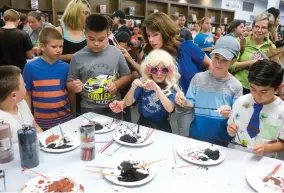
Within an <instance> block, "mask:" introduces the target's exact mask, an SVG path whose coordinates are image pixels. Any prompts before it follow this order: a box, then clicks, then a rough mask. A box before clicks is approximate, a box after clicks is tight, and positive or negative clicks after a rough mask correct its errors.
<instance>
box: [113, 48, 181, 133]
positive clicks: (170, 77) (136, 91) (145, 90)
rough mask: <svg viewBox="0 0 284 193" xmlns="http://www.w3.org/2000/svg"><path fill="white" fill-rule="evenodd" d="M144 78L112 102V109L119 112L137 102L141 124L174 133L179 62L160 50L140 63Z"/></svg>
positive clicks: (178, 90)
mask: <svg viewBox="0 0 284 193" xmlns="http://www.w3.org/2000/svg"><path fill="white" fill-rule="evenodd" d="M141 75H142V77H141V79H136V80H135V81H134V82H133V83H132V86H131V88H130V90H129V91H128V93H127V94H126V96H125V98H124V99H123V100H122V101H114V102H112V103H110V105H109V107H110V109H111V110H112V111H113V112H115V113H119V112H122V111H123V109H124V108H125V107H127V106H131V105H132V104H133V103H134V102H137V103H138V104H139V107H138V109H139V113H140V118H139V121H138V124H140V125H143V126H146V127H150V128H154V129H159V130H162V131H166V132H169V133H171V132H172V129H171V126H170V123H169V120H168V117H169V114H170V113H172V112H173V111H174V108H175V106H174V105H175V104H174V103H175V95H176V93H177V92H180V89H179V86H178V81H179V78H180V74H179V73H178V70H177V66H176V62H175V60H174V59H173V57H172V56H171V55H170V54H169V53H168V52H166V51H163V50H160V49H157V50H154V51H152V52H150V54H149V55H148V56H147V58H146V59H145V60H144V61H143V62H142V64H141Z"/></svg>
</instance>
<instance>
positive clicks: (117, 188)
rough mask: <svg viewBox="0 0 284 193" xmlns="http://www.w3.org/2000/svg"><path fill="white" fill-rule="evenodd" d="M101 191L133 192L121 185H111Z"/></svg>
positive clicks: (107, 192) (112, 192)
mask: <svg viewBox="0 0 284 193" xmlns="http://www.w3.org/2000/svg"><path fill="white" fill-rule="evenodd" d="M102 193H133V191H132V190H130V189H128V188H125V187H121V186H112V187H108V188H107V189H105V190H104V191H103V192H102Z"/></svg>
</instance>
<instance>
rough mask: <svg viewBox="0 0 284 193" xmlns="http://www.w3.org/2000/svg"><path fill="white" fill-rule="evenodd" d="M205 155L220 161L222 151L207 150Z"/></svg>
mask: <svg viewBox="0 0 284 193" xmlns="http://www.w3.org/2000/svg"><path fill="white" fill-rule="evenodd" d="M204 154H205V155H207V156H208V157H209V158H210V159H212V160H218V159H219V157H220V151H219V150H218V149H216V150H215V151H213V150H211V149H209V148H207V149H205V151H204Z"/></svg>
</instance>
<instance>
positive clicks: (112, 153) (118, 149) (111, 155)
mask: <svg viewBox="0 0 284 193" xmlns="http://www.w3.org/2000/svg"><path fill="white" fill-rule="evenodd" d="M122 146H123V145H121V146H120V147H118V148H117V149H116V150H114V151H113V152H112V153H111V154H109V156H112V155H113V154H114V153H115V152H117V151H118V150H119V149H120V148H122Z"/></svg>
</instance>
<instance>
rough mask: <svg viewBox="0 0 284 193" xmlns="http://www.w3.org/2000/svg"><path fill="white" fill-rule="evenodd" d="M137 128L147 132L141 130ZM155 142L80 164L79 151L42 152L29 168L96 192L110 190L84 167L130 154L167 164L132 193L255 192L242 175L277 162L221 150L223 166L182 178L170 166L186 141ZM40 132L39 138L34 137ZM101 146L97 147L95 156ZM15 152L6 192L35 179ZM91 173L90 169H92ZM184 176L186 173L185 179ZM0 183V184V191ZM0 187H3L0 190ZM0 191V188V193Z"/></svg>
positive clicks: (164, 138) (68, 126) (168, 137)
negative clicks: (71, 180)
mask: <svg viewBox="0 0 284 193" xmlns="http://www.w3.org/2000/svg"><path fill="white" fill-rule="evenodd" d="M84 116H86V117H94V116H96V115H95V114H93V113H87V114H85V115H84ZM83 119H84V118H83V117H78V118H76V119H73V120H71V121H69V122H66V123H64V124H62V127H63V129H64V130H65V131H67V130H77V129H78V127H79V123H80V122H81V121H82V120H83ZM142 129H148V128H145V127H142V126H141V130H142ZM54 131H59V128H58V127H55V128H52V129H50V130H48V131H46V132H54ZM154 134H155V141H154V143H153V144H151V145H149V146H146V147H142V148H131V147H126V146H124V147H122V148H121V149H119V150H118V151H117V152H116V153H114V154H113V155H112V156H111V157H110V156H108V155H107V154H108V153H111V152H113V151H114V150H115V149H116V148H117V147H119V146H120V145H119V144H117V143H114V144H113V145H112V146H110V147H109V148H108V149H107V150H106V151H105V152H104V153H102V154H99V153H96V158H95V160H93V161H91V162H84V161H81V160H80V148H77V149H76V150H74V151H71V152H67V153H63V154H50V153H45V152H42V151H41V152H40V153H41V158H42V159H41V163H40V165H39V166H38V167H36V168H34V170H36V171H38V172H41V173H46V172H67V173H69V174H72V175H74V176H76V178H78V179H79V180H80V182H81V183H82V184H83V185H84V187H85V192H86V193H101V192H103V190H105V189H106V188H107V187H109V186H112V185H113V184H111V183H110V182H108V181H107V180H105V179H103V177H102V176H100V175H97V174H91V173H88V172H86V171H84V169H90V168H86V166H90V165H101V166H102V165H104V164H105V163H107V162H109V161H110V160H111V159H117V158H124V157H127V156H130V155H131V156H133V157H135V158H142V159H146V161H154V160H159V159H162V158H165V157H168V160H166V161H163V162H160V163H157V164H155V166H156V167H157V174H156V177H155V178H154V179H153V180H152V181H151V182H150V183H148V184H146V185H144V186H140V187H135V188H132V190H133V192H134V193H135V192H137V193H146V192H147V193H154V192H155V193H162V192H171V193H173V192H175V193H183V192H184V193H185V192H186V193H189V192H226V193H228V192H238V193H240V192H254V190H253V189H252V188H251V187H250V186H249V184H248V183H247V182H246V179H245V173H246V171H248V170H249V169H251V168H252V167H256V166H257V167H259V168H261V167H262V166H264V165H266V166H269V167H271V168H274V167H275V166H276V165H277V164H279V163H280V162H281V161H280V160H276V159H271V158H267V157H264V158H262V159H256V158H255V157H254V156H253V154H251V153H246V152H241V151H238V150H233V149H228V148H223V151H224V152H225V155H226V158H225V161H224V162H223V163H221V164H220V165H217V166H211V167H209V169H208V170H204V169H198V167H197V166H193V167H188V168H183V169H179V170H181V171H184V172H183V173H182V174H179V173H177V172H173V171H172V169H171V168H172V166H173V165H174V157H173V148H175V149H176V148H177V147H179V146H180V145H182V144H184V143H187V142H188V141H189V140H192V139H189V138H185V137H181V136H178V135H174V134H168V133H165V132H161V131H155V132H154ZM40 135H42V134H39V137H40ZM111 139H112V132H109V133H106V134H98V135H96V140H99V141H106V140H107V141H109V140H111ZM104 145H105V144H97V146H96V152H97V151H98V150H99V149H100V148H101V147H103V146H104ZM14 148H15V152H14V154H15V159H14V161H12V162H10V163H8V164H2V165H0V168H2V169H4V170H5V171H6V183H7V191H8V192H16V191H19V190H20V189H21V188H22V187H23V185H24V184H25V183H26V182H28V181H29V180H30V179H31V178H34V177H36V176H35V175H34V174H33V173H31V172H28V171H26V172H22V169H21V166H20V159H19V151H18V147H14ZM176 159H177V163H178V164H179V165H187V164H188V162H186V161H184V160H183V159H181V158H180V157H179V156H177V155H176ZM91 169H92V170H95V169H93V168H91ZM184 174H185V175H184ZM1 186H2V184H1V185H0V187H1ZM1 188H2V187H1ZM1 188H0V189H1Z"/></svg>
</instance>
